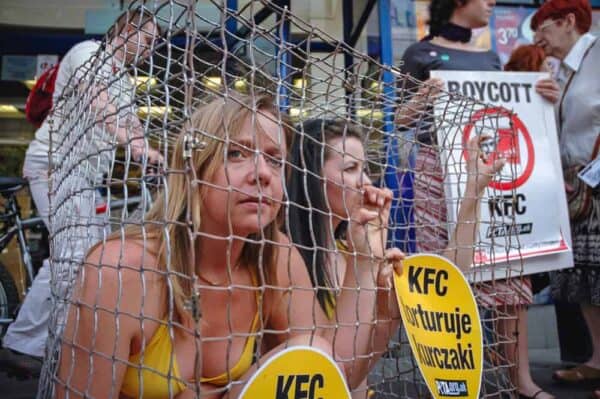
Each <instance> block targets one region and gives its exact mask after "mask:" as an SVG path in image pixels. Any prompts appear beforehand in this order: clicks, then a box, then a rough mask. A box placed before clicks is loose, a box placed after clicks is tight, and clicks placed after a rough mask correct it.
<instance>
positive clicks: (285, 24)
mask: <svg viewBox="0 0 600 399" xmlns="http://www.w3.org/2000/svg"><path fill="white" fill-rule="evenodd" d="M283 7H284V11H283V13H278V14H277V26H278V36H279V45H280V47H279V49H277V52H279V51H280V49H281V47H286V46H287V45H288V44H290V20H289V16H288V15H287V13H289V11H290V8H289V7H290V1H289V0H288V1H284V2H283ZM277 59H278V60H279V68H278V74H279V81H280V82H282V84H280V85H279V88H278V91H279V107H280V108H281V110H282V111H286V112H287V111H288V110H289V107H290V99H289V95H288V88H287V87H286V86H285V84H283V83H284V82H285V81H286V80H287V79H288V78H289V77H288V65H290V62H291V59H290V52H289V51H286V50H284V52H283V54H277Z"/></svg>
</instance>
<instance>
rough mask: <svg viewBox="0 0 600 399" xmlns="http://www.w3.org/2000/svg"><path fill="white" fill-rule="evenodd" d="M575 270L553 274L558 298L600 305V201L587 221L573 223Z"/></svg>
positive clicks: (596, 199)
mask: <svg viewBox="0 0 600 399" xmlns="http://www.w3.org/2000/svg"><path fill="white" fill-rule="evenodd" d="M571 236H572V238H573V258H574V260H575V267H574V268H571V269H564V270H559V271H556V272H553V273H552V274H551V278H550V281H551V286H552V295H553V296H554V298H555V299H557V300H560V301H564V302H570V303H583V304H592V305H596V306H600V198H595V199H594V207H593V211H592V214H591V215H590V217H589V218H588V219H587V220H584V221H582V222H579V223H571Z"/></svg>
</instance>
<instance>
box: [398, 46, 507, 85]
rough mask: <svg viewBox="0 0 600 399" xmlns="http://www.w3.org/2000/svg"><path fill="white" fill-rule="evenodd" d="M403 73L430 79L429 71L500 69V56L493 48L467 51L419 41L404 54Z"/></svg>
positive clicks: (421, 78) (420, 78) (417, 77)
mask: <svg viewBox="0 0 600 399" xmlns="http://www.w3.org/2000/svg"><path fill="white" fill-rule="evenodd" d="M400 69H401V70H402V72H403V73H407V74H410V75H411V76H412V77H414V78H416V79H419V80H426V79H429V72H431V71H433V70H437V69H442V70H447V71H500V70H502V64H501V63H500V58H499V57H498V55H497V54H496V53H494V52H493V51H492V50H488V51H466V50H457V49H452V48H447V47H442V46H438V45H437V44H433V43H431V42H427V41H424V42H417V43H415V44H413V45H411V46H410V47H409V48H407V49H406V51H405V52H404V56H402V65H401V67H400Z"/></svg>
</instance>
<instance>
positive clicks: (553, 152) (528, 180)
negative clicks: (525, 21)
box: [432, 71, 573, 279]
mask: <svg viewBox="0 0 600 399" xmlns="http://www.w3.org/2000/svg"><path fill="white" fill-rule="evenodd" d="M546 76H547V74H541V73H526V72H473V71H433V72H432V77H439V78H441V79H443V80H444V82H445V85H446V90H448V91H449V92H454V93H458V94H461V95H463V96H466V97H470V98H474V99H476V100H478V101H480V102H481V104H480V105H477V104H475V105H474V106H472V107H467V108H468V109H461V108H459V107H457V108H455V109H447V108H446V107H444V103H443V102H440V103H439V104H436V106H435V109H434V112H435V114H436V116H439V115H442V113H444V117H443V118H439V120H441V121H442V123H440V124H437V125H436V134H437V138H438V144H439V145H440V147H441V148H442V154H441V158H442V162H443V164H444V165H446V171H445V172H446V173H445V186H446V198H448V199H454V200H455V199H457V198H462V196H463V193H464V188H465V183H466V176H467V174H466V173H467V172H466V159H467V156H468V153H467V151H466V150H465V148H466V143H467V142H468V141H469V140H470V139H471V138H472V137H474V136H476V135H477V136H481V135H483V136H484V137H485V139H484V140H483V142H482V143H481V146H480V148H481V150H482V151H483V152H484V153H485V154H486V155H487V158H488V162H491V161H493V160H494V159H497V158H498V157H502V158H504V159H505V160H506V164H505V165H504V168H503V169H502V171H501V172H500V173H499V174H498V175H497V176H496V177H495V178H494V179H493V180H492V182H491V183H490V184H489V186H488V187H487V189H486V192H485V194H484V198H483V200H482V204H481V214H480V224H479V232H478V237H477V238H476V242H477V247H476V250H475V258H474V265H473V266H479V267H480V269H481V270H485V269H486V268H485V267H486V266H490V265H494V266H498V265H499V264H502V263H505V264H508V265H510V264H511V263H512V264H519V265H521V266H522V273H523V274H531V273H537V272H540V271H547V270H553V269H558V268H564V267H570V266H572V265H573V260H572V253H571V249H570V227H569V220H568V214H567V204H566V198H565V194H564V184H563V178H562V172H561V164H560V154H559V149H558V138H557V132H556V121H555V117H554V110H553V107H552V105H551V104H550V103H549V102H547V101H545V100H544V99H543V98H542V97H541V96H539V95H538V94H537V93H536V92H535V82H536V81H538V80H539V79H540V78H542V77H546ZM484 105H486V106H484ZM445 121H452V123H448V122H445ZM447 203H448V219H449V221H450V222H451V223H450V226H452V225H453V224H454V223H456V220H457V210H458V206H457V202H456V201H447ZM449 233H450V234H452V231H449ZM495 277H496V278H499V277H500V276H498V275H496V276H495ZM482 278H484V279H488V278H491V274H490V273H489V272H488V273H487V275H484V276H483V277H482Z"/></svg>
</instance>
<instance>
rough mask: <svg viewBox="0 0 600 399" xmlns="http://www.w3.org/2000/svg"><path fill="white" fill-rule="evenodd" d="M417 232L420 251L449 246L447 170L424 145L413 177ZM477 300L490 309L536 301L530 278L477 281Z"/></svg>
mask: <svg viewBox="0 0 600 399" xmlns="http://www.w3.org/2000/svg"><path fill="white" fill-rule="evenodd" d="M414 195H415V202H414V204H415V206H414V216H415V235H416V240H417V251H418V252H431V253H439V252H441V251H443V250H444V249H445V248H446V246H447V245H448V228H449V226H448V217H447V208H446V206H447V205H446V198H445V193H444V169H443V168H442V164H441V160H440V157H439V152H438V151H437V150H436V149H435V148H433V147H430V146H425V145H422V146H420V148H419V151H418V153H417V158H416V162H415V177H414ZM473 288H474V292H475V295H476V297H477V302H478V303H479V304H480V305H482V306H484V307H487V308H494V307H497V306H498V307H501V306H520V305H529V304H531V303H532V301H533V294H532V292H531V281H530V279H529V278H526V277H522V276H515V277H514V278H511V279H502V280H494V281H489V282H484V283H483V282H482V283H476V284H475V285H474V287H473Z"/></svg>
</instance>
